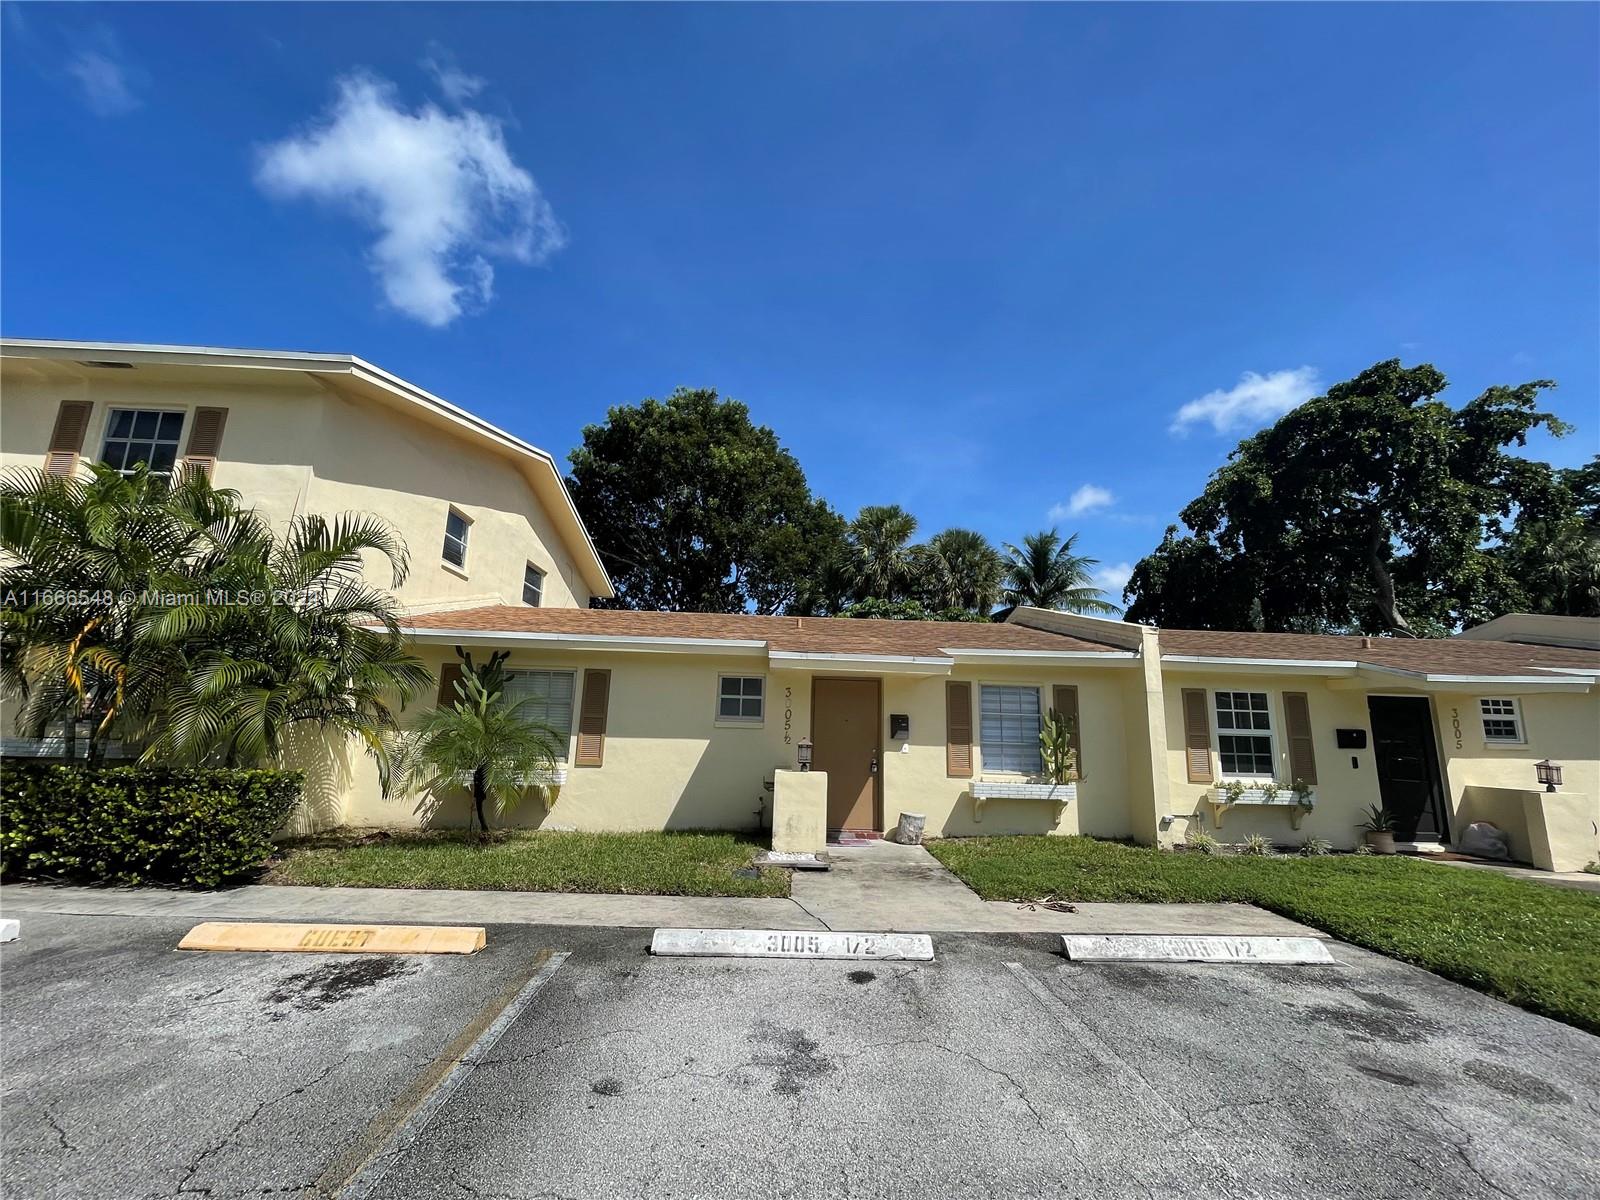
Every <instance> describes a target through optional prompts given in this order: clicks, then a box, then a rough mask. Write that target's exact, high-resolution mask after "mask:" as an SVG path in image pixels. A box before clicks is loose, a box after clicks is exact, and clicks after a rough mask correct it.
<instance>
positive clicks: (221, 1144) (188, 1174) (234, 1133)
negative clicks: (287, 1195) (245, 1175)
mask: <svg viewBox="0 0 1600 1200" xmlns="http://www.w3.org/2000/svg"><path fill="white" fill-rule="evenodd" d="M340 1065H341V1064H340V1063H337V1062H334V1063H329V1064H328V1065H327V1066H326V1067H325V1068H324V1069H323V1070H322V1071H321V1072H320V1073H319V1074H318V1075H317V1076H316V1078H314V1079H311V1080H308V1081H307V1082H305V1083H302V1084H300V1085H299V1086H298V1087H293V1088H290V1089H289V1090H288V1091H287V1092H284V1093H283V1094H282V1095H278V1096H269V1097H268V1098H267V1099H265V1100H263V1101H261V1103H259V1104H257V1105H256V1106H255V1108H253V1109H252V1110H251V1111H250V1112H249V1114H247V1115H246V1116H244V1117H241V1118H240V1119H239V1120H238V1121H236V1122H235V1123H234V1126H233V1128H232V1129H230V1130H228V1132H227V1133H225V1134H223V1135H222V1137H220V1138H218V1139H217V1141H216V1142H214V1143H213V1144H212V1145H210V1146H207V1147H205V1148H204V1149H203V1150H201V1151H200V1153H199V1154H197V1155H195V1157H194V1159H193V1161H192V1162H190V1163H189V1166H188V1168H187V1169H186V1170H185V1171H184V1173H183V1178H181V1179H179V1180H178V1186H177V1187H176V1188H174V1189H173V1191H172V1193H171V1194H172V1195H174V1196H192V1195H197V1194H198V1195H204V1196H211V1195H213V1194H214V1192H213V1189H211V1188H209V1187H190V1186H189V1181H190V1180H191V1179H193V1178H194V1177H195V1175H196V1174H197V1173H198V1172H199V1170H200V1168H201V1166H203V1165H204V1164H205V1161H206V1160H207V1159H209V1158H211V1157H212V1156H213V1155H216V1154H220V1153H221V1152H222V1151H223V1150H225V1149H227V1148H228V1146H229V1145H231V1144H232V1142H233V1139H234V1138H236V1137H238V1136H239V1134H241V1133H242V1132H244V1130H245V1129H246V1127H248V1126H249V1125H250V1124H251V1123H253V1122H254V1121H255V1120H256V1118H258V1117H260V1116H261V1114H262V1113H264V1112H266V1111H267V1109H269V1108H271V1107H272V1106H273V1105H275V1104H282V1103H283V1102H284V1101H285V1100H289V1099H292V1098H293V1097H295V1096H300V1095H304V1094H305V1093H306V1092H308V1091H310V1090H311V1089H312V1088H314V1087H316V1086H317V1084H319V1083H321V1082H322V1081H323V1080H324V1079H326V1078H327V1077H328V1076H329V1075H332V1074H333V1073H334V1071H335V1070H337V1069H338V1068H339V1066H340ZM307 1186H309V1185H307ZM277 1190H278V1191H290V1190H304V1189H303V1188H294V1189H291V1188H279V1189H277ZM241 1194H244V1195H261V1194H265V1193H263V1192H261V1191H260V1190H259V1189H258V1190H257V1191H255V1192H246V1193H241Z"/></svg>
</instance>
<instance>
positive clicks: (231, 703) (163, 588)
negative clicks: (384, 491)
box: [0, 467, 430, 765]
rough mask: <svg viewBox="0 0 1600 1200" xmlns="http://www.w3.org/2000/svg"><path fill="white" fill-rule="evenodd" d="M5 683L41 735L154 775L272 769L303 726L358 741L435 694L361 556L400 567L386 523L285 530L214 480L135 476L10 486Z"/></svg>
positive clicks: (30, 477)
mask: <svg viewBox="0 0 1600 1200" xmlns="http://www.w3.org/2000/svg"><path fill="white" fill-rule="evenodd" d="M0 552H3V557H4V567H3V569H0V591H3V592H4V596H5V604H4V608H3V612H0V667H3V670H4V682H5V684H6V686H7V689H8V690H9V691H12V692H13V693H14V694H16V695H18V696H20V697H21V704H20V706H19V711H18V713H17V716H18V723H19V725H20V726H21V727H22V728H23V729H24V730H25V731H27V732H30V733H32V734H34V735H38V734H39V733H41V732H43V731H44V730H45V729H47V728H48V727H49V726H51V725H53V724H55V723H56V722H61V723H62V724H63V726H64V728H65V729H66V730H67V731H68V736H69V737H70V736H74V735H75V734H76V731H77V730H78V729H79V727H80V726H86V729H85V736H86V738H87V740H88V747H87V749H88V752H89V757H90V758H94V757H97V756H98V753H99V750H100V747H101V746H102V745H103V743H104V742H105V741H106V740H109V739H112V738H115V739H117V740H120V741H122V742H124V743H126V744H131V745H135V746H138V747H140V748H141V749H142V752H143V754H144V756H145V757H146V758H147V759H158V760H161V761H180V762H218V763H227V764H237V765H248V764H251V763H255V762H260V761H270V760H272V759H275V758H276V757H277V756H278V755H279V754H280V752H281V750H282V747H283V744H284V738H285V736H286V734H287V733H288V731H289V730H290V729H291V728H293V727H294V726H296V725H300V724H303V723H309V724H312V725H315V726H317V727H319V728H321V729H332V730H339V731H341V732H344V733H347V734H351V735H354V736H358V737H360V738H362V739H364V740H365V741H366V744H367V745H368V747H369V748H371V749H372V750H373V752H374V753H375V754H378V755H380V758H381V753H382V751H381V746H380V744H379V741H380V738H381V736H382V734H383V733H384V732H386V731H387V730H390V729H393V728H394V727H395V706H396V705H398V704H402V703H404V701H405V700H406V699H407V698H408V697H409V696H412V695H415V694H416V693H418V692H419V691H421V690H422V689H423V688H425V687H426V686H427V684H428V683H429V680H430V677H429V675H428V672H427V671H426V669H425V668H424V667H423V666H422V664H421V663H420V662H419V661H418V660H417V659H416V658H415V657H414V656H412V655H411V654H410V653H409V652H408V651H407V649H406V645H405V640H404V637H403V635H402V633H401V630H400V610H399V607H398V605H397V603H396V602H395V600H394V598H393V596H392V594H391V593H390V592H388V591H386V590H384V589H382V588H378V587H374V586H372V585H370V584H368V583H367V582H366V581H365V579H364V574H363V558H364V556H369V555H370V556H373V557H376V558H378V559H379V560H380V561H385V560H386V561H387V564H388V565H389V567H390V568H391V573H392V582H393V585H394V586H399V584H400V583H401V582H402V581H403V580H404V578H405V575H406V567H407V560H406V552H405V547H404V545H403V543H401V541H400V539H399V538H398V536H397V535H395V533H394V532H393V531H392V530H391V529H390V528H389V527H388V526H387V525H386V524H385V523H384V522H382V521H381V520H379V519H377V518H374V517H369V516H365V515H362V514H348V515H345V516H342V517H338V518H334V519H331V520H330V519H324V518H322V517H319V516H301V517H297V518H296V519H295V520H294V521H292V522H291V523H290V524H289V526H288V527H287V528H286V529H284V530H282V531H281V532H275V531H274V530H273V529H272V528H271V527H270V526H269V525H268V524H267V522H265V521H264V520H263V519H262V518H261V517H260V516H259V515H258V514H257V513H255V512H254V511H252V510H249V509H246V508H244V507H243V506H242V504H241V502H240V497H239V495H238V493H236V492H232V491H227V490H218V489H214V488H212V487H211V485H210V482H209V481H208V480H207V479H206V478H205V476H204V475H201V474H198V473H185V474H184V475H183V476H181V477H180V478H179V479H177V480H176V481H175V482H169V481H168V479H167V478H166V477H164V476H158V475H152V474H150V473H149V472H147V471H146V470H145V469H144V468H143V467H141V468H139V469H138V470H136V471H134V472H132V473H131V474H130V475H128V476H127V477H124V476H122V475H120V474H119V473H117V472H116V471H113V470H111V469H110V468H108V467H95V468H92V470H90V471H89V472H86V473H82V474H78V475H72V476H56V475H48V474H45V473H44V472H42V471H39V470H37V469H34V468H22V469H17V470H13V471H9V472H7V473H6V474H5V475H4V476H3V477H0Z"/></svg>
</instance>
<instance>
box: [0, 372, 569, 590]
mask: <svg viewBox="0 0 1600 1200" xmlns="http://www.w3.org/2000/svg"><path fill="white" fill-rule="evenodd" d="M233 374H234V375H236V376H237V379H230V380H229V382H228V383H226V384H225V385H224V384H220V383H216V382H212V381H211V377H207V378H200V377H199V376H197V375H195V374H193V373H189V372H184V373H182V375H181V376H173V375H171V374H170V373H169V374H163V373H161V372H157V371H152V372H150V374H149V375H146V374H145V373H144V372H143V371H99V372H95V373H93V375H92V376H90V377H89V378H85V379H63V378H57V377H50V378H45V377H30V375H29V373H28V371H27V370H26V368H25V366H23V365H22V364H19V363H18V362H17V361H16V360H10V361H8V363H7V373H6V378H5V385H4V389H3V391H0V466H4V467H13V466H29V467H38V466H41V465H42V464H43V462H44V458H45V454H46V452H47V450H48V448H49V443H50V434H51V430H52V428H53V426H54V423H55V418H56V412H57V410H58V409H59V407H60V404H61V402H62V401H63V400H87V401H90V402H91V403H93V404H94V406H95V407H94V411H93V414H92V416H91V418H90V423H89V428H88V432H87V434H86V436H85V438H84V443H83V457H84V459H85V460H86V461H90V462H93V461H96V460H98V458H99V455H100V450H101V447H102V445H103V444H104V442H105V433H106V424H107V421H108V419H109V415H110V412H111V410H112V409H113V408H118V407H131V408H154V409H169V410H177V411H182V412H183V413H184V414H185V423H184V430H183V434H182V439H183V440H180V442H179V449H180V452H181V451H182V448H183V446H184V445H185V444H186V440H187V438H188V434H189V429H188V426H189V422H190V421H191V420H192V414H193V411H194V409H195V408H197V407H221V408H226V409H227V410H228V417H227V425H226V428H225V430H224V433H223V439H222V454H221V457H220V458H219V460H218V462H217V465H216V469H215V470H214V472H213V474H212V481H213V482H214V483H215V484H216V485H217V486H218V487H224V488H233V489H235V490H237V491H239V492H240V493H241V494H242V495H243V496H244V498H245V502H246V503H247V504H248V505H249V506H251V507H253V508H256V509H257V510H258V511H260V512H261V513H263V514H264V515H265V516H266V517H267V518H268V519H269V520H271V521H272V522H274V523H275V524H277V525H280V526H281V525H283V524H284V523H286V522H287V521H288V520H289V519H290V518H291V517H292V516H295V515H297V514H301V513H318V514H321V515H324V516H333V515H336V514H338V513H341V512H368V513H375V514H377V515H379V516H381V517H383V518H385V519H386V520H387V521H389V522H390V523H391V524H392V525H393V526H394V527H395V528H396V529H397V530H398V532H399V533H400V535H401V536H402V537H403V538H404V539H405V541H406V544H407V546H408V547H409V549H410V552H411V575H410V578H409V579H408V580H407V581H406V583H405V585H404V586H403V587H402V588H400V589H399V590H398V592H397V595H398V596H399V598H400V599H401V601H403V602H405V603H407V604H416V605H429V604H438V603H452V602H455V603H459V602H463V601H467V600H475V601H476V602H478V603H498V602H502V601H503V602H505V603H508V604H516V603H519V602H520V600H521V596H522V578H523V571H524V567H525V566H526V564H527V563H528V562H530V561H531V562H533V563H534V565H535V566H538V567H540V568H541V569H543V570H544V571H545V572H546V578H545V595H544V605H545V606H546V607H569V608H570V607H578V608H582V607H586V606H587V605H588V603H589V596H590V593H589V590H588V588H587V587H586V586H585V585H584V583H583V578H582V575H581V574H580V572H579V571H578V569H577V567H576V566H575V564H574V562H573V559H572V557H571V555H570V554H569V553H568V552H567V551H566V550H565V549H564V547H563V544H562V540H561V538H560V537H559V536H558V535H557V533H556V532H555V530H554V528H553V527H552V525H551V523H550V520H549V516H548V514H547V513H546V512H545V511H544V509H543V507H542V506H541V505H540V503H539V501H538V499H537V497H536V496H535V495H534V494H533V492H532V490H531V489H530V488H529V486H528V483H527V481H526V479H525V478H524V477H523V476H522V474H521V472H520V471H518V469H517V468H516V466H515V465H513V463H512V462H511V460H509V459H508V458H506V457H505V456H504V455H501V454H496V453H494V452H492V451H490V450H488V449H486V448H484V447H480V446H477V445H474V444H471V443H469V442H467V441H465V440H463V439H461V438H457V437H453V436H451V434H449V433H448V432H446V431H444V430H441V429H440V428H438V427H436V426H432V425H428V424H424V423H423V422H420V421H415V420H411V419H409V418H408V417H407V416H406V415H405V414H404V413H403V412H402V411H401V410H398V409H395V408H393V407H389V406H386V405H381V404H378V403H376V402H374V401H370V400H365V399H361V398H357V397H355V396H346V395H344V394H342V393H340V392H337V391H335V390H334V389H332V388H331V387H328V386H327V385H325V384H324V383H322V382H319V381H318V380H317V379H315V378H314V377H312V376H309V375H306V374H303V373H300V372H290V371H284V372H277V371H273V372H268V371H247V370H240V371H237V372H234V373H233ZM452 504H454V505H455V506H456V507H457V508H458V509H460V510H461V511H462V512H463V513H464V514H465V515H466V516H467V517H469V518H470V519H471V520H472V522H473V525H472V530H471V534H470V536H469V539H468V555H467V570H466V571H465V572H459V571H456V570H455V569H453V568H452V567H450V566H448V565H446V564H445V563H444V561H443V557H442V550H443V544H444V528H445V516H446V513H447V512H448V510H449V508H450V506H451V505H452ZM373 566H374V568H375V567H376V562H375V560H374V562H373ZM371 578H372V580H373V582H375V583H378V584H381V585H383V586H385V587H387V586H388V584H389V581H390V580H389V575H388V572H387V570H381V571H380V570H377V569H373V570H372V571H371Z"/></svg>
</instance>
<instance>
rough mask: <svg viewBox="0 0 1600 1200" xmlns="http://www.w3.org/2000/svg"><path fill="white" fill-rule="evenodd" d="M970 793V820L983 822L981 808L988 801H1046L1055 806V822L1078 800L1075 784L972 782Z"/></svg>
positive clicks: (980, 780) (982, 780) (981, 780)
mask: <svg viewBox="0 0 1600 1200" xmlns="http://www.w3.org/2000/svg"><path fill="white" fill-rule="evenodd" d="M968 790H969V791H970V792H971V793H972V819H973V820H974V821H981V820H983V806H984V805H985V804H986V803H987V802H988V801H990V800H1048V801H1049V802H1050V803H1052V804H1054V805H1055V806H1056V820H1057V821H1059V820H1061V814H1062V812H1063V811H1064V810H1065V809H1066V807H1067V805H1068V804H1070V803H1072V802H1073V801H1074V800H1076V799H1077V798H1078V785H1077V784H1076V783H1021V782H1018V783H1000V782H991V781H989V780H984V779H979V780H974V781H973V784H972V786H971V787H970V788H969V789H968Z"/></svg>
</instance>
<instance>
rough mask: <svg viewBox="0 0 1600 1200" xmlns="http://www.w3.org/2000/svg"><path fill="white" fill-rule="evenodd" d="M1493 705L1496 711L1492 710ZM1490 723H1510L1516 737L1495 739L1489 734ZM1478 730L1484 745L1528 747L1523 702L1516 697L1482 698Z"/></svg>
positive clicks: (1479, 700) (1479, 703)
mask: <svg viewBox="0 0 1600 1200" xmlns="http://www.w3.org/2000/svg"><path fill="white" fill-rule="evenodd" d="M1491 705H1493V706H1495V707H1494V710H1493V711H1491V710H1490V706H1491ZM1490 721H1509V722H1511V725H1512V728H1513V729H1514V730H1515V731H1516V733H1515V736H1514V737H1494V736H1492V735H1491V734H1490V733H1489V722H1490ZM1478 729H1479V731H1480V732H1482V734H1483V744H1484V745H1485V746H1487V747H1490V748H1493V747H1495V746H1526V745H1527V744H1528V726H1527V722H1526V720H1525V719H1524V717H1523V714H1522V701H1521V700H1519V699H1517V698H1516V697H1515V696H1480V697H1479V698H1478Z"/></svg>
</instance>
